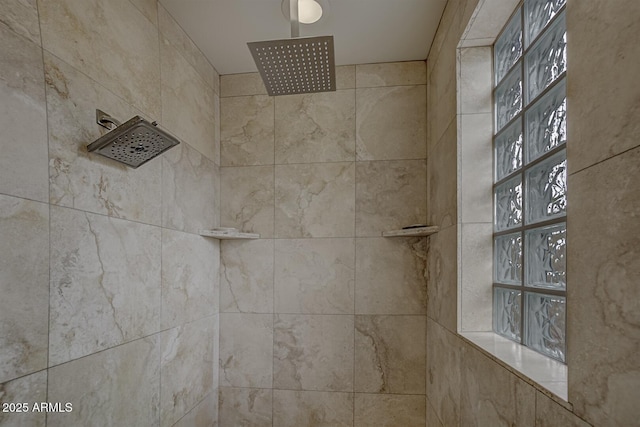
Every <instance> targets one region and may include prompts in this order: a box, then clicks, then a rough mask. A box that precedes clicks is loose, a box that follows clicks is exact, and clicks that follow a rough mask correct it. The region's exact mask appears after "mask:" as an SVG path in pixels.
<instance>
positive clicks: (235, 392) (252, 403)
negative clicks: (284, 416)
mask: <svg viewBox="0 0 640 427" xmlns="http://www.w3.org/2000/svg"><path fill="white" fill-rule="evenodd" d="M272 397H273V390H271V389H259V388H232V387H221V388H220V397H219V402H220V405H219V407H220V412H219V413H220V416H219V418H218V421H219V423H220V426H254V427H272V426H273V420H272V416H271V414H272V407H273V399H272Z"/></svg>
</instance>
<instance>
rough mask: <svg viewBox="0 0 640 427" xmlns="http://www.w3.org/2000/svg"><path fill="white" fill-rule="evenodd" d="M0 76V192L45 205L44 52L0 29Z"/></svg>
mask: <svg viewBox="0 0 640 427" xmlns="http://www.w3.org/2000/svg"><path fill="white" fill-rule="evenodd" d="M15 2H16V0H13V1H10V2H9V3H15ZM7 7H10V5H9V4H8V3H7V2H2V5H1V6H0V12H4V9H5V8H7ZM23 7H25V5H12V6H11V11H16V12H18V11H19V9H21V8H23ZM7 12H9V11H7ZM16 18H17V17H16ZM4 19H12V18H11V16H6V17H5V15H3V14H2V13H0V20H4ZM36 25H37V13H36ZM0 75H1V76H2V79H1V80H0V99H2V103H0V148H1V149H2V156H0V192H1V193H4V194H10V195H14V196H18V197H25V198H29V199H34V200H38V201H42V202H44V201H47V200H48V191H49V188H48V187H49V185H48V177H47V166H46V164H47V126H46V124H47V115H46V106H45V92H44V81H43V78H42V75H43V66H42V50H41V49H40V48H39V47H38V46H36V45H34V44H33V43H30V42H28V41H27V40H25V39H24V38H23V37H20V36H18V35H16V34H15V33H14V32H12V31H11V30H9V29H8V28H7V27H6V26H4V25H2V24H0Z"/></svg>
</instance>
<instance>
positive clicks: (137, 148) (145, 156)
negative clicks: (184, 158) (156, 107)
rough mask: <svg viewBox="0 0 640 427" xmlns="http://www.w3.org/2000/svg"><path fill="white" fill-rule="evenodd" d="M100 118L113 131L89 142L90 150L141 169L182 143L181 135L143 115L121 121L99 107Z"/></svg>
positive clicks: (97, 113) (100, 123)
mask: <svg viewBox="0 0 640 427" xmlns="http://www.w3.org/2000/svg"><path fill="white" fill-rule="evenodd" d="M96 121H97V123H98V124H99V125H100V126H103V127H106V128H107V129H109V130H110V131H109V132H107V133H106V134H104V135H103V136H101V137H100V138H98V139H97V140H95V141H94V142H92V143H91V144H89V145H87V151H89V152H93V151H95V152H97V153H98V154H101V155H103V156H105V157H108V158H110V159H113V160H116V161H118V162H120V163H124V164H125V165H127V166H130V167H132V168H134V169H135V168H137V167H139V166H141V165H143V164H145V163H146V162H148V161H149V160H151V159H153V158H154V157H156V156H158V155H160V154H162V153H164V152H165V151H167V150H168V149H170V148H171V147H174V146H176V145H178V144H180V141H178V139H177V138H175V137H174V136H172V135H170V134H169V133H168V132H165V131H164V130H162V129H160V128H158V127H157V126H158V124H157V123H156V122H152V123H150V122H148V121H147V120H145V119H143V118H142V117H140V116H135V117H133V118H132V119H130V120H128V121H126V122H125V123H123V124H120V123H119V122H118V121H117V120H115V119H114V118H112V117H110V116H109V115H108V114H106V113H104V112H102V111H100V110H96Z"/></svg>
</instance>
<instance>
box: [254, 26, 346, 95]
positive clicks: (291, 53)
mask: <svg viewBox="0 0 640 427" xmlns="http://www.w3.org/2000/svg"><path fill="white" fill-rule="evenodd" d="M247 46H249V50H250V51H251V55H253V59H254V61H255V62H256V66H257V67H258V71H259V72H260V76H262V80H263V81H264V85H265V87H266V88H267V93H268V94H269V95H271V96H277V95H293V94H299V93H313V92H332V91H335V90H336V72H335V68H336V67H335V59H334V52H333V36H320V37H303V38H294V39H283V40H267V41H261V42H251V43H247Z"/></svg>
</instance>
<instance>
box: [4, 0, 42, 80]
mask: <svg viewBox="0 0 640 427" xmlns="http://www.w3.org/2000/svg"><path fill="white" fill-rule="evenodd" d="M0 23H2V24H4V25H6V26H7V27H8V28H10V29H12V30H13V31H15V32H16V33H17V34H20V35H21V36H23V37H26V38H27V39H29V40H30V41H32V42H33V43H35V44H37V45H40V24H39V22H38V5H37V0H5V1H3V2H2V3H1V4H0ZM3 43H4V42H3ZM2 57H4V54H3V55H2ZM2 75H3V76H6V75H8V74H5V73H2Z"/></svg>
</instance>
